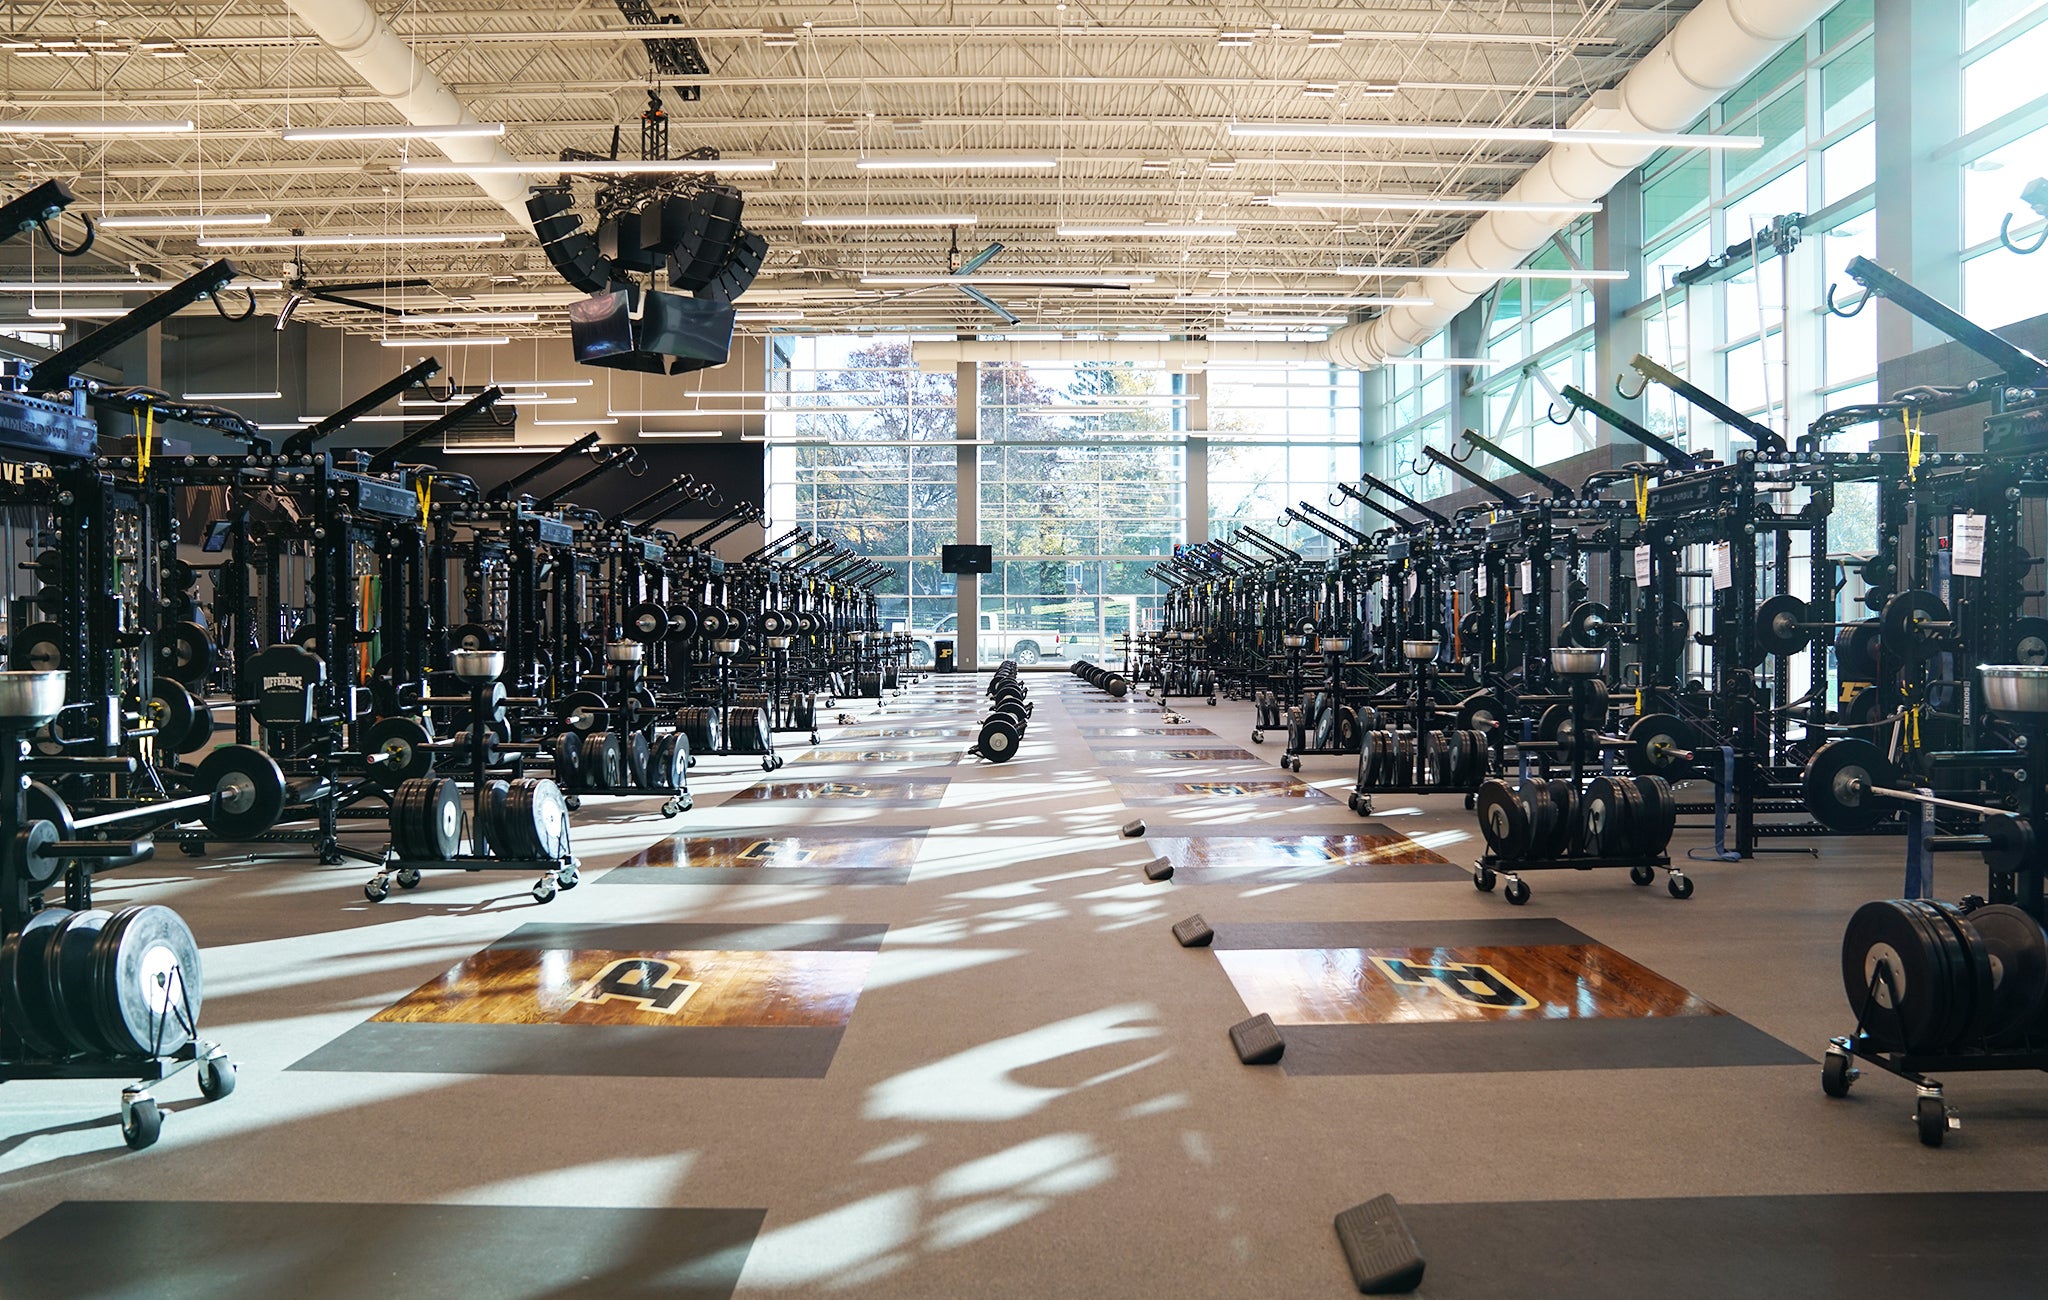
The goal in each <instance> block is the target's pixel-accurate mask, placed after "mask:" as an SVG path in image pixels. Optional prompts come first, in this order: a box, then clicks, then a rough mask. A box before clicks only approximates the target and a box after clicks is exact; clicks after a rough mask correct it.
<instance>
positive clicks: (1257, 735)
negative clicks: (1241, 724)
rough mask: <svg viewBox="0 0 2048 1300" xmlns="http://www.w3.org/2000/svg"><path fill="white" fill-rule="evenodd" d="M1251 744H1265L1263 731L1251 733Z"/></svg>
mask: <svg viewBox="0 0 2048 1300" xmlns="http://www.w3.org/2000/svg"><path fill="white" fill-rule="evenodd" d="M1252 743H1253V744H1254V745H1263V744H1265V743H1266V733H1265V732H1263V731H1254V732H1253V733H1252Z"/></svg>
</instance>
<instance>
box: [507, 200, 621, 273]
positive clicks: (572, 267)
mask: <svg viewBox="0 0 2048 1300" xmlns="http://www.w3.org/2000/svg"><path fill="white" fill-rule="evenodd" d="M575 204H576V199H575V196H573V195H572V194H570V193H569V191H568V190H566V189H539V190H535V191H534V192H533V193H532V194H530V195H528V196H527V199H526V215H527V216H528V217H529V218H530V219H531V220H532V221H533V233H534V235H535V236H536V237H538V238H539V240H540V247H541V251H542V252H544V253H546V254H547V255H548V264H549V265H550V266H552V267H554V268H555V271H556V272H557V273H558V274H559V275H560V276H561V277H562V278H563V279H564V280H567V281H568V282H569V283H570V284H573V285H575V286H576V287H577V288H578V289H581V290H583V292H585V293H603V292H604V291H605V290H606V289H607V288H609V287H610V286H611V282H612V278H613V277H612V266H611V263H610V261H609V260H607V259H606V258H605V256H604V254H603V253H602V252H601V251H600V250H599V249H598V246H597V241H596V240H595V239H592V238H591V237H590V236H589V235H588V234H586V233H585V232H584V229H583V218H581V217H579V216H577V215H576V210H575Z"/></svg>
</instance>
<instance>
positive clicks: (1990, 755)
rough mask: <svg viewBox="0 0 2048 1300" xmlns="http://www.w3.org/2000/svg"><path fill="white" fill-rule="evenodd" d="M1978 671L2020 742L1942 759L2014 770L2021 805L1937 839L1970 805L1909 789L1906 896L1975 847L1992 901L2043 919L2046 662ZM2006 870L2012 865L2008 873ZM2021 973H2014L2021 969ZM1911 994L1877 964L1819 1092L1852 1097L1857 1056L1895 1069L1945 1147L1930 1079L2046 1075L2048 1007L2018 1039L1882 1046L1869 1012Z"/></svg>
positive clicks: (1970, 901)
mask: <svg viewBox="0 0 2048 1300" xmlns="http://www.w3.org/2000/svg"><path fill="white" fill-rule="evenodd" d="M1980 672H1982V673H1983V674H1984V687H1985V696H1986V700H1987V703H1988V704H1989V706H1990V707H1991V709H1992V710H1993V711H1994V712H1996V713H1998V714H2000V715H2001V716H2003V717H2005V718H2007V719H2009V720H2011V721H2012V722H2014V723H2015V724H2016V726H2017V733H2018V734H2017V735H2016V736H2015V738H2014V747H2013V749H2012V750H2010V751H1989V750H1986V751H1965V752H1960V753H1953V754H1945V755H1942V757H1943V758H1944V759H1946V760H1948V763H1947V765H1951V766H1962V767H1967V766H1987V767H1989V766H2003V767H2012V768H2013V769H2014V770H2015V772H2016V774H2017V775H2018V777H2019V778H2020V779H2019V780H2018V781H2017V786H2018V788H2017V790H2016V791H2015V794H2016V804H2017V806H2016V808H2014V809H2012V810H2010V813H2009V814H2008V810H2005V809H1989V810H1987V811H1990V812H1992V813H1994V814H1995V815H1994V816H1987V817H1985V818H1983V820H1982V823H1981V827H1980V831H1979V833H1977V834H1958V835H1938V834H1934V833H1932V832H1930V831H1927V830H1925V829H1923V828H1924V827H1925V826H1926V825H1927V824H1928V823H1931V822H1932V820H1933V818H1932V814H1933V810H1934V808H1935V807H1937V806H1947V807H1955V808H1962V807H1966V806H1967V805H1963V804H1960V803H1957V802H1955V801H1950V800H1941V799H1937V798H1934V797H1932V796H1927V795H1924V794H1922V793H1921V792H1919V791H1917V790H1911V791H1908V792H1907V793H1910V794H1911V795H1912V796H1913V798H1912V799H1911V800H1910V801H1911V802H1915V803H1918V805H1919V808H1920V812H1921V816H1919V817H1916V818H1915V823H1916V824H1915V825H1914V826H1913V827H1912V828H1911V829H1910V831H1909V836H1910V838H1911V840H1912V841H1913V846H1914V850H1915V853H1914V855H1913V857H1912V858H1910V859H1909V866H1908V878H1907V894H1908V896H1909V898H1919V897H1924V894H1925V891H1926V889H1927V888H1928V887H1929V886H1930V885H1931V878H1930V876H1931V873H1930V871H1929V863H1928V859H1927V858H1926V857H1925V856H1922V855H1925V854H1933V853H1937V852H1959V851H1978V852H1982V853H1983V854H1984V855H1985V859H1986V866H1987V867H1988V868H1989V871H1990V883H1989V889H1988V893H1989V895H1990V900H1989V901H1990V902H1992V903H2009V904H2013V905H2015V906H2017V907H2018V908H2020V910H2022V911H2024V912H2026V913H2027V915H2029V916H2031V917H2032V918H2033V919H2034V920H2035V921H2036V922H2042V921H2043V920H2044V918H2048V854H2044V850H2048V843H2043V842H2041V841H2039V840H2037V839H2036V838H2035V832H2034V828H2035V827H2037V826H2041V825H2042V824H2043V819H2044V818H2048V769H2044V765H2043V764H2042V763H2041V762H2040V761H2039V755H2041V754H2042V752H2043V746H2048V668H2041V667H2031V668H2023V667H2015V666H2009V665H2008V666H2002V667H1993V668H1984V669H1980ZM1999 683H2002V684H2003V687H2004V689H2003V690H1999V689H1998V688H1997V684H1999ZM1870 776H1871V778H1872V785H1873V787H1876V786H1878V783H1883V786H1882V788H1896V787H1899V786H1901V785H1902V784H1903V781H1904V778H1903V777H1902V776H1900V774H1898V773H1896V772H1895V771H1890V770H1880V771H1878V772H1874V773H1871V774H1870ZM2001 867H2006V868H2010V869H2009V870H2001ZM1984 903H1985V900H1984V899H1983V898H1966V899H1965V900H1964V901H1963V904H1962V915H1963V916H1964V917H1965V918H1967V917H1968V916H1969V915H1970V914H1971V913H1972V912H1974V911H1975V910H1977V908H1978V907H1980V906H1982V905H1984ZM1852 933H1853V930H1852ZM1901 960H1902V961H1903V958H1902V959H1901ZM2001 973H2002V974H2003V972H2001ZM2014 978H2015V979H2017V975H2015V976H2014ZM1906 992H1907V989H1906V987H1905V986H1904V972H1903V971H1895V970H1893V969H1892V966H1891V963H1890V961H1889V960H1887V959H1886V958H1884V957H1882V956H1880V957H1878V958H1877V959H1876V961H1875V962H1874V963H1873V964H1872V965H1871V968H1870V982H1869V986H1868V988H1867V990H1866V993H1865V997H1864V1000H1863V1001H1862V1003H1861V1004H1860V1005H1858V1006H1857V1007H1856V1008H1855V1011H1856V1027H1855V1029H1854V1031H1853V1032H1851V1033H1849V1034H1846V1035H1843V1036H1841V1037H1837V1038H1831V1039H1829V1040H1828V1046H1827V1050H1826V1052H1825V1053H1824V1054H1823V1056H1822V1058H1821V1090H1822V1091H1823V1092H1824V1093H1826V1094H1827V1095H1828V1096H1829V1097H1833V1098H1836V1099H1840V1098H1843V1097H1846V1096H1848V1095H1849V1088H1850V1085H1851V1084H1853V1083H1854V1082H1855V1081H1856V1079H1857V1078H1858V1077H1860V1074H1861V1072H1860V1071H1859V1070H1858V1069H1857V1068H1856V1065H1855V1064H1854V1063H1855V1062H1856V1061H1863V1062H1866V1063H1868V1064H1870V1065H1873V1066H1875V1067H1877V1068H1878V1069H1880V1070H1883V1071H1884V1072H1885V1073H1887V1074H1892V1075H1896V1076H1898V1077H1899V1078H1901V1079H1904V1080H1906V1081H1907V1082H1908V1083H1910V1084H1912V1085H1913V1087H1914V1090H1915V1097H1914V1105H1913V1121H1914V1126H1915V1128H1916V1129H1917V1130H1918V1133H1919V1137H1920V1141H1921V1143H1922V1144H1923V1145H1926V1146H1931V1147H1938V1146H1940V1145H1941V1144H1942V1141H1943V1139H1944V1138H1945V1137H1946V1136H1947V1134H1948V1132H1949V1131H1950V1130H1951V1129H1953V1128H1955V1127H1957V1124H1956V1121H1955V1119H1954V1112H1953V1111H1952V1110H1951V1109H1950V1108H1949V1106H1948V1104H1947V1100H1946V1097H1945V1095H1944V1093H1943V1090H1942V1085H1941V1082H1940V1080H1938V1079H1935V1078H1933V1077H1931V1076H1932V1075H1934V1074H1963V1073H1973V1072H1980V1071H1992V1070H2030V1071H2033V1070H2039V1071H2048V1029H2043V1028H2040V1027H2038V1026H2040V1022H2041V1018H2042V1014H2043V1012H2044V1011H2048V1004H2044V1005H2043V1006H2041V1007H2037V1008H2036V1009H2035V1011H2034V1013H2033V1021H2034V1023H2035V1025H2036V1026H2037V1028H2035V1029H2034V1030H2032V1031H2031V1032H2028V1033H2026V1034H2024V1035H2022V1040H2023V1041H2022V1042H2020V1043H2019V1044H2008V1045H2002V1046H1996V1047H1992V1046H1982V1047H1970V1046H1956V1045H1954V1039H1951V1040H1950V1042H1951V1045H1950V1046H1949V1047H1947V1048H1945V1049H1943V1050H1937V1051H1916V1050H1913V1048H1912V1046H1911V1044H1906V1045H1904V1046H1902V1047H1899V1048H1889V1047H1885V1046H1881V1045H1880V1044H1879V1043H1878V1041H1877V1040H1875V1039H1874V1038H1872V1037H1871V1035H1870V1032H1869V1030H1868V1029H1867V1028H1866V1027H1865V1021H1866V1020H1867V1019H1868V1017H1869V1015H1870V1011H1871V1008H1872V1006H1873V1005H1883V1006H1890V1005H1893V1004H1894V1003H1896V1002H1897V1001H1899V1000H1900V999H1902V998H1903V997H1904V996H1905V995H1906Z"/></svg>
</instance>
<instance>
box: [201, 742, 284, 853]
mask: <svg viewBox="0 0 2048 1300" xmlns="http://www.w3.org/2000/svg"><path fill="white" fill-rule="evenodd" d="M192 793H194V794H204V795H214V796H216V798H215V799H214V801H213V802H212V803H211V804H209V805H208V806H207V807H206V809H205V811H203V812H201V813H200V819H201V820H202V821H204V822H205V823H206V828H207V829H208V830H210V831H212V832H213V833H214V834H215V835H218V836H220V837H221V838H222V839H228V840H246V839H253V838H255V837H256V836H258V835H262V834H264V833H265V832H266V831H268V830H269V829H270V828H271V827H273V826H275V825H277V819H278V818H279V817H280V816H282V815H283V813H284V803H285V785H284V772H283V770H282V769H281V768H279V767H278V765H277V760H276V759H274V758H272V757H271V756H270V755H268V754H266V753H264V752H263V751H262V750H260V749H257V748H255V747H254V746H251V745H222V746H221V747H220V748H219V749H216V750H214V751H213V752H212V753H210V754H208V755H207V756H206V757H205V758H203V759H201V760H200V761H199V768H198V770H197V771H196V772H195V773H193V776H192Z"/></svg>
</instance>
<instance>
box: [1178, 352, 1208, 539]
mask: <svg viewBox="0 0 2048 1300" xmlns="http://www.w3.org/2000/svg"><path fill="white" fill-rule="evenodd" d="M1182 382H1183V383H1184V384H1185V385H1186V388H1185V389H1184V390H1183V391H1184V392H1185V393H1186V394H1187V398H1188V400H1187V412H1188V414H1187V427H1188V428H1189V429H1191V430H1200V431H1201V432H1202V434H1203V435H1204V436H1202V437H1195V436H1193V435H1192V434H1191V435H1190V436H1189V438H1188V473H1187V481H1188V492H1187V531H1186V533H1185V535H1184V536H1183V537H1182V538H1181V540H1182V541H1186V542H1199V541H1204V540H1206V539H1207V538H1208V536H1209V439H1208V437H1207V433H1208V429H1209V375H1208V372H1207V371H1200V370H1198V371H1195V372H1194V373H1192V374H1188V375H1184V376H1182Z"/></svg>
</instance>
